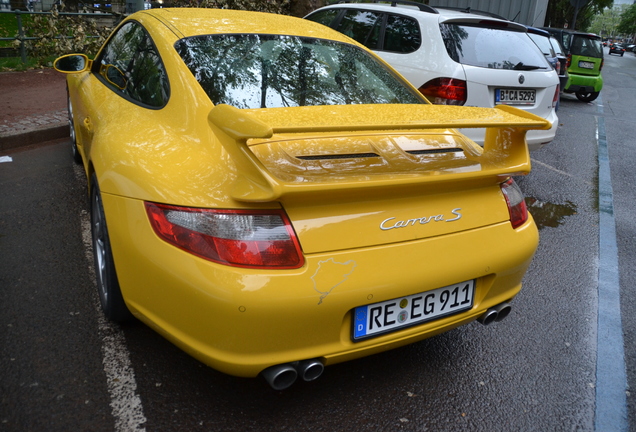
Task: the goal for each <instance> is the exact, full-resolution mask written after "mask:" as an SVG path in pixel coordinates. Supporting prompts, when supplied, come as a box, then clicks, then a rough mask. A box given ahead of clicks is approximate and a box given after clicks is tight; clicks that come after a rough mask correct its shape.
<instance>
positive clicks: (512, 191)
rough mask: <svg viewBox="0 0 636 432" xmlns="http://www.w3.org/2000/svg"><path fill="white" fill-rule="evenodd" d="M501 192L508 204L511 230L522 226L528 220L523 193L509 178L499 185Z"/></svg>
mask: <svg viewBox="0 0 636 432" xmlns="http://www.w3.org/2000/svg"><path fill="white" fill-rule="evenodd" d="M501 191H502V192H503V194H504V197H505V198H506V204H508V212H509V213H510V223H511V224H512V227H513V228H517V227H518V226H521V225H523V224H524V223H525V222H526V221H527V220H528V208H527V207H526V202H525V200H524V196H523V192H521V189H519V186H517V183H515V181H514V180H513V179H512V177H511V178H509V179H508V180H506V181H505V182H503V183H502V184H501Z"/></svg>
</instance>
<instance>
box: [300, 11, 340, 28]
mask: <svg viewBox="0 0 636 432" xmlns="http://www.w3.org/2000/svg"><path fill="white" fill-rule="evenodd" d="M340 10H341V9H325V10H321V11H318V12H316V13H312V14H311V15H309V16H308V17H307V19H308V20H310V21H314V22H317V23H320V24H323V25H326V26H329V25H331V23H332V22H333V20H334V19H335V18H336V17H337V16H338V13H340Z"/></svg>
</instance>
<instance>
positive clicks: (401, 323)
mask: <svg viewBox="0 0 636 432" xmlns="http://www.w3.org/2000/svg"><path fill="white" fill-rule="evenodd" d="M474 293H475V281H474V280H469V281H466V282H461V283H458V284H455V285H449V286H446V287H443V288H437V289H434V290H431V291H426V292H423V293H419V294H413V295H410V296H406V297H401V298H397V299H394V300H388V301H384V302H380V303H375V304H371V305H366V306H360V307H357V308H355V309H354V311H353V340H354V341H356V340H361V339H365V338H368V337H370V336H376V335H379V334H382V333H387V332H390V331H394V330H397V329H401V328H404V327H408V326H412V325H415V324H420V323H423V322H425V321H430V320H433V319H436V318H440V317H443V316H447V315H452V314H455V313H457V312H461V311H465V310H468V309H470V308H472V307H473V298H474Z"/></svg>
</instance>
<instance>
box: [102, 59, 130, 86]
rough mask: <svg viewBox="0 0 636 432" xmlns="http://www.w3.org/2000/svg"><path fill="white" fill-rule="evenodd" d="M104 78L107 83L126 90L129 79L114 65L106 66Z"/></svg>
mask: <svg viewBox="0 0 636 432" xmlns="http://www.w3.org/2000/svg"><path fill="white" fill-rule="evenodd" d="M104 76H105V77H106V81H108V82H109V83H111V84H112V85H114V86H115V87H117V88H118V89H119V90H124V89H125V88H126V86H127V85H128V79H127V78H126V75H125V74H124V73H123V72H122V71H121V70H120V69H119V68H118V67H117V66H114V65H106V67H105V73H104Z"/></svg>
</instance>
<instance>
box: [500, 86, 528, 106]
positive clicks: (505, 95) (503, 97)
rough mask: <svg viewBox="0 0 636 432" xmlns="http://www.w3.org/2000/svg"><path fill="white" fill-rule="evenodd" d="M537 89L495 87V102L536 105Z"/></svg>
mask: <svg viewBox="0 0 636 432" xmlns="http://www.w3.org/2000/svg"><path fill="white" fill-rule="evenodd" d="M536 99H537V91H536V90H519V89H495V103H496V104H502V105H534V102H535V101H536Z"/></svg>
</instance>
